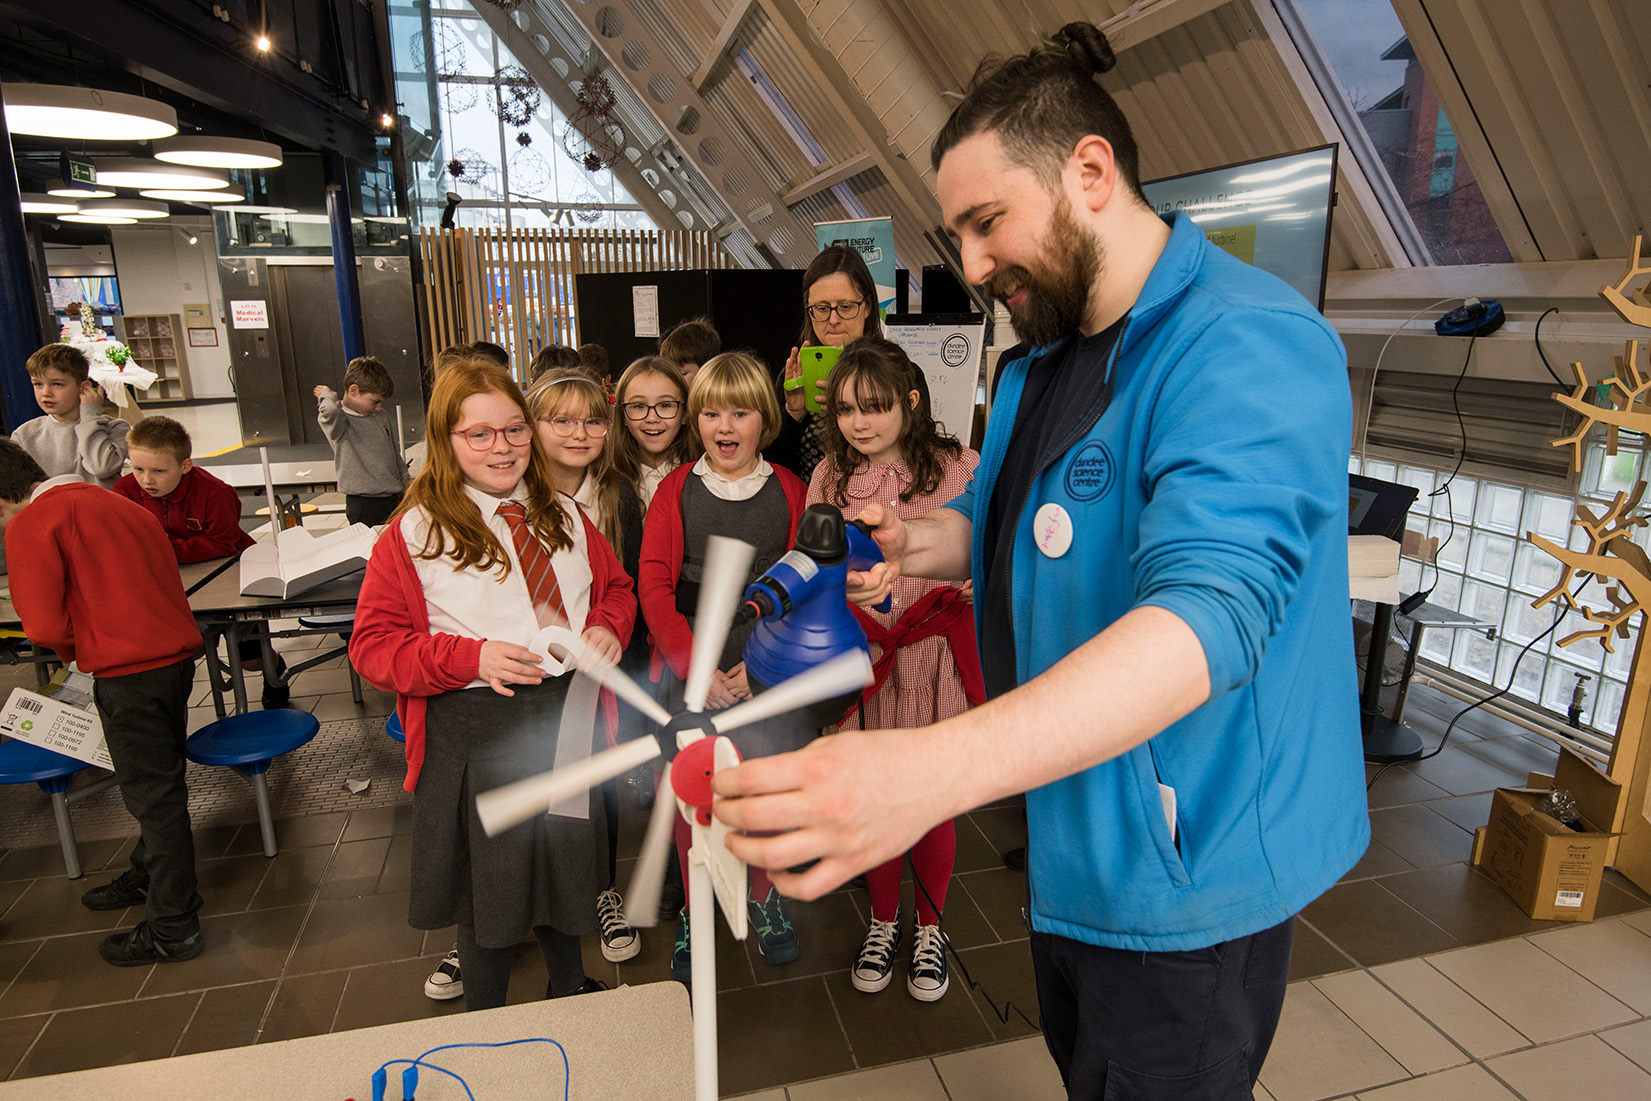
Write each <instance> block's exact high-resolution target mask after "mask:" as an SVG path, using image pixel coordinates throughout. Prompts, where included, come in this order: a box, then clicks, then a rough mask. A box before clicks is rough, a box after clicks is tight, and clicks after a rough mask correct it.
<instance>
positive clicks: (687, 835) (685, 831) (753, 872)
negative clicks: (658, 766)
mask: <svg viewBox="0 0 1651 1101" xmlns="http://www.w3.org/2000/svg"><path fill="white" fill-rule="evenodd" d="M655 798H659V799H663V798H669V793H667V792H663V791H662V792H661V793H660V794H659V795H656V796H655ZM674 836H675V837H676V855H677V859H678V860H680V861H682V900H683V902H684V903H686V902H687V901H688V897H689V894H690V892H691V891H692V888H690V887H689V884H690V883H692V882H693V877H692V876H690V875H689V874H688V847H689V846H690V845H691V844H693V834H692V832H691V831H690V830H689V828H688V821H687V819H685V818H683V817H682V815H680V814H678V815H677V816H676V830H675V834H674ZM749 871H750V876H751V898H753V899H754V900H756V901H757V902H762V901H764V900H765V899H767V898H768V891H769V888H771V887H772V886H773V883H772V882H771V881H770V880H769V878H768V873H767V872H766V871H764V870H763V869H761V868H758V867H755V866H753V867H752V868H750V869H749ZM924 882H925V883H927V882H928V880H924Z"/></svg>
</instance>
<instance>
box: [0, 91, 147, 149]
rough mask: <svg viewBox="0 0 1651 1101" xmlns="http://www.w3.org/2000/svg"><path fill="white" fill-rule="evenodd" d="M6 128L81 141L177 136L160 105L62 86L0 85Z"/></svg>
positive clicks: (143, 139) (133, 139) (120, 95)
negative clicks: (4, 108) (3, 101)
mask: <svg viewBox="0 0 1651 1101" xmlns="http://www.w3.org/2000/svg"><path fill="white" fill-rule="evenodd" d="M0 98H3V99H4V100H5V102H6V127H7V128H8V129H9V130H11V132H12V133H14V134H34V135H36V136H38V137H43V138H77V139H81V140H85V141H152V140H154V139H155V138H166V137H171V136H172V135H173V134H176V133H177V132H178V113H177V112H176V111H174V110H172V108H170V107H168V106H167V105H166V104H164V103H159V102H157V101H155V100H152V99H144V98H143V97H142V96H129V95H125V94H124V93H121V92H101V91H99V90H97V89H96V88H77V87H74V86H71V85H66V84H0Z"/></svg>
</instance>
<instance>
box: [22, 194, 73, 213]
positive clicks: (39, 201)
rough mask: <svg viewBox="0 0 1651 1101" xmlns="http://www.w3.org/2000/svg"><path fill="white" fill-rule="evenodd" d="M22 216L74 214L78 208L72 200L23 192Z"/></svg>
mask: <svg viewBox="0 0 1651 1101" xmlns="http://www.w3.org/2000/svg"><path fill="white" fill-rule="evenodd" d="M22 199H23V213H24V214H74V213H75V212H77V211H78V210H79V209H80V208H79V207H78V206H76V205H75V202H74V200H73V199H57V198H53V197H52V196H50V195H39V194H32V193H30V192H27V191H25V192H23V195H22Z"/></svg>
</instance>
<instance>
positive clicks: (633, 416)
mask: <svg viewBox="0 0 1651 1101" xmlns="http://www.w3.org/2000/svg"><path fill="white" fill-rule="evenodd" d="M619 408H621V409H623V410H624V411H625V419H626V420H628V421H645V420H647V419H648V414H649V413H652V414H654V415H655V416H657V417H658V418H659V419H660V420H662V421H668V420H673V419H675V417H676V415H677V414H678V413H680V412H682V403H681V402H680V401H676V400H675V399H672V398H667V399H665V400H664V401H656V402H654V403H653V404H652V405H649V404H648V403H647V402H645V401H627V402H626V403H625V404H624V405H621V406H620V407H619Z"/></svg>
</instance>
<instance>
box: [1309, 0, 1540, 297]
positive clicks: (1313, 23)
mask: <svg viewBox="0 0 1651 1101" xmlns="http://www.w3.org/2000/svg"><path fill="white" fill-rule="evenodd" d="M1278 3H1279V5H1280V7H1281V8H1284V7H1289V8H1291V9H1292V10H1293V12H1294V13H1295V15H1296V18H1291V19H1288V20H1287V25H1289V26H1291V27H1292V30H1293V32H1294V33H1295V35H1296V36H1297V38H1298V42H1297V47H1298V49H1300V50H1301V52H1302V54H1303V56H1305V57H1308V58H1309V60H1310V64H1309V68H1310V69H1316V66H1315V64H1314V63H1313V62H1314V61H1315V60H1316V59H1320V58H1321V59H1322V60H1323V62H1324V63H1325V64H1326V65H1327V67H1328V70H1329V72H1328V74H1327V75H1326V76H1325V77H1323V78H1321V80H1320V85H1321V87H1320V88H1319V91H1320V92H1321V93H1322V94H1323V95H1324V97H1325V98H1326V99H1327V100H1330V101H1332V108H1337V107H1338V106H1339V107H1340V108H1342V110H1340V111H1339V112H1338V114H1339V116H1340V117H1341V118H1343V119H1347V118H1356V119H1357V124H1358V125H1360V126H1362V128H1363V129H1364V132H1365V133H1366V134H1368V135H1369V138H1370V143H1371V145H1372V146H1373V147H1374V157H1373V158H1366V157H1361V158H1360V160H1361V167H1363V169H1364V171H1365V173H1366V174H1367V175H1369V174H1372V173H1376V172H1384V173H1385V174H1386V175H1387V176H1388V177H1389V178H1390V179H1391V181H1392V184H1393V190H1394V191H1395V192H1396V193H1397V204H1398V205H1399V206H1400V207H1402V213H1401V212H1395V211H1389V212H1388V213H1389V216H1390V217H1394V218H1396V217H1400V216H1402V217H1406V218H1408V219H1409V221H1410V222H1411V223H1412V224H1413V225H1414V226H1415V227H1416V232H1417V233H1418V234H1419V235H1420V237H1421V241H1422V244H1423V246H1424V247H1425V248H1426V250H1427V252H1428V256H1427V257H1417V258H1416V259H1419V260H1421V259H1425V260H1430V261H1431V262H1432V263H1435V264H1497V263H1505V262H1507V261H1509V260H1511V259H1512V257H1511V256H1510V254H1509V253H1508V248H1507V245H1506V244H1505V243H1504V242H1503V240H1502V234H1501V231H1499V230H1498V229H1497V228H1496V222H1495V220H1494V219H1492V218H1491V214H1490V209H1489V208H1488V207H1487V206H1486V205H1485V197H1484V195H1483V193H1482V192H1481V191H1480V188H1479V183H1478V181H1477V180H1475V179H1474V175H1473V168H1472V166H1471V165H1469V164H1468V162H1467V158H1465V157H1463V156H1460V155H1459V151H1458V148H1457V143H1456V134H1455V132H1454V131H1453V130H1452V129H1451V125H1450V120H1449V119H1447V118H1446V117H1445V112H1444V109H1443V107H1441V106H1440V103H1439V99H1438V96H1437V95H1436V94H1435V92H1434V89H1433V85H1432V83H1431V82H1430V81H1429V80H1428V75H1427V73H1426V72H1425V71H1423V69H1422V66H1421V64H1420V63H1419V62H1418V61H1417V59H1416V53H1415V51H1414V50H1412V49H1411V48H1410V42H1409V41H1408V40H1407V39H1406V37H1405V32H1404V28H1403V27H1402V26H1400V24H1399V17H1398V16H1397V15H1395V14H1394V12H1393V8H1392V5H1391V4H1389V3H1387V2H1386V0H1278ZM1301 39H1305V40H1304V41H1302V40H1301ZM1325 85H1328V86H1325ZM1344 125H1345V124H1344ZM1359 152H1360V150H1358V149H1357V148H1355V149H1354V153H1355V154H1358V153H1359ZM1370 159H1374V161H1375V162H1376V163H1369V160H1370Z"/></svg>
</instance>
